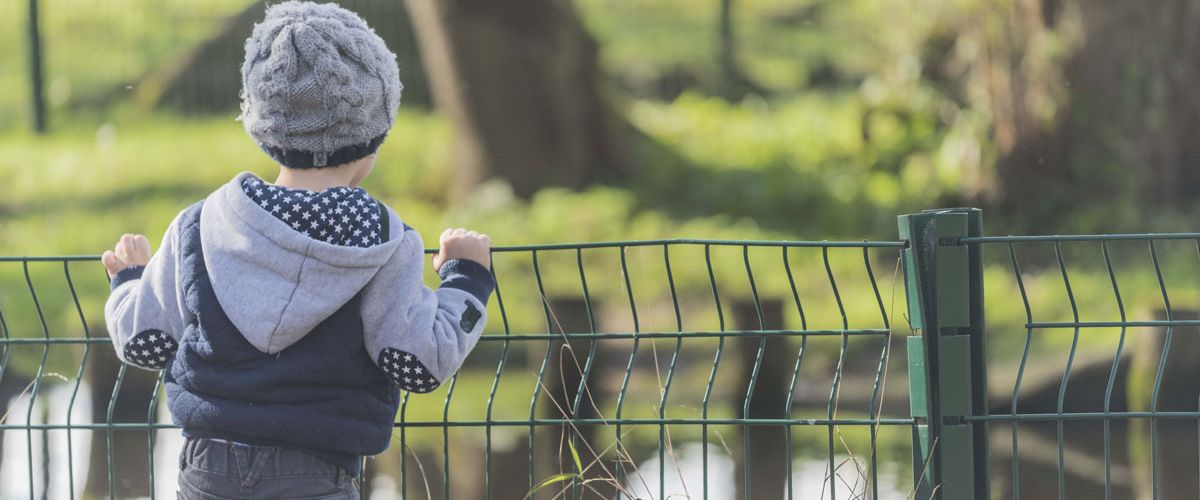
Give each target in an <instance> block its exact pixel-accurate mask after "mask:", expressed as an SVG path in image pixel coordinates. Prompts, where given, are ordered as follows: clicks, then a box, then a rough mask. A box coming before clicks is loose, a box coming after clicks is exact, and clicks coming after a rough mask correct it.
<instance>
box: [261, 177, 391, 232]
mask: <svg viewBox="0 0 1200 500" xmlns="http://www.w3.org/2000/svg"><path fill="white" fill-rule="evenodd" d="M242 190H243V191H245V192H246V196H249V197H250V200H251V201H253V202H254V203H256V204H258V206H260V207H262V208H263V210H266V211H267V212H270V213H271V215H273V216H275V218H276V219H279V220H281V221H283V222H285V223H287V224H288V225H290V226H292V229H295V230H296V231H297V232H300V233H303V234H305V235H308V237H309V238H312V239H315V240H318V241H324V242H325V243H329V244H331V245H340V246H347V247H364V248H365V247H369V246H373V245H378V244H379V243H380V239H381V236H380V234H379V230H380V227H381V221H380V218H381V217H382V214H380V206H379V204H378V203H376V202H375V199H374V198H371V196H370V195H368V194H367V191H366V190H365V189H362V188H351V187H344V186H343V187H333V188H329V189H326V190H324V191H320V192H318V191H308V190H304V189H292V188H287V187H282V186H276V185H273V184H270V183H268V182H265V181H263V180H262V179H259V178H258V177H256V176H253V175H251V176H247V177H246V178H245V179H244V180H243V181H242Z"/></svg>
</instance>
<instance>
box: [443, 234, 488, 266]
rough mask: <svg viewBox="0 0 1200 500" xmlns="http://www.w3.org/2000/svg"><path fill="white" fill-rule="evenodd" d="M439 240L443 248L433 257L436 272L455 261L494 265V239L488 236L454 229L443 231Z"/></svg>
mask: <svg viewBox="0 0 1200 500" xmlns="http://www.w3.org/2000/svg"><path fill="white" fill-rule="evenodd" d="M438 240H439V243H440V246H441V248H440V249H438V253H437V255H434V256H433V269H434V270H435V271H437V270H440V269H441V268H442V264H445V263H446V261H448V260H453V259H467V260H473V261H475V262H477V263H479V265H481V266H483V267H490V266H491V264H492V253H491V248H492V239H491V238H490V237H488V235H486V234H479V233H477V232H475V231H467V230H466V229H462V228H453V229H447V230H445V231H442V236H441V238H439V239H438Z"/></svg>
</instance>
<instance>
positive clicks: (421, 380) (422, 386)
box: [379, 347, 441, 393]
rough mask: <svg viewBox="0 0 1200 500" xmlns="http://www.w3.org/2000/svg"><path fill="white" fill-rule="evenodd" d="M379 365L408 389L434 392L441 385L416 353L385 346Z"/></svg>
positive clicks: (395, 381)
mask: <svg viewBox="0 0 1200 500" xmlns="http://www.w3.org/2000/svg"><path fill="white" fill-rule="evenodd" d="M379 367H380V368H383V372H384V373H386V374H387V376H388V378H390V379H392V382H393V383H395V384H396V385H398V386H400V388H401V389H404V390H406V391H411V392H416V393H426V392H432V391H433V390H434V389H437V387H438V386H439V385H441V382H440V381H438V379H437V378H435V377H434V376H433V374H431V373H429V369H428V368H427V367H426V366H425V365H424V364H421V361H419V360H418V359H417V357H416V356H415V355H413V354H412V353H409V352H406V351H401V350H400V349H394V348H391V347H387V348H384V350H383V352H381V353H379Z"/></svg>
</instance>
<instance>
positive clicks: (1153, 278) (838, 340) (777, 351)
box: [0, 209, 1200, 499]
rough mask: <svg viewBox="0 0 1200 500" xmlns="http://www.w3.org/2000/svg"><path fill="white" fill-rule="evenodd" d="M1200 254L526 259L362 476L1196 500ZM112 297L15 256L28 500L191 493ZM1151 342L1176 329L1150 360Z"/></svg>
mask: <svg viewBox="0 0 1200 500" xmlns="http://www.w3.org/2000/svg"><path fill="white" fill-rule="evenodd" d="M1182 244H1186V245H1190V246H1189V248H1190V253H1189V254H1187V256H1186V258H1184V257H1181V256H1183V255H1184V253H1183V252H1177V250H1180V245H1182ZM1134 247H1137V248H1134ZM1198 255H1200V234H1169V235H1149V234H1143V235H1103V236H1020V237H1014V236H1007V237H989V236H983V230H982V220H981V216H980V213H979V211H978V210H973V209H955V210H942V211H932V212H926V213H922V214H914V215H908V216H902V217H901V218H900V239H899V240H898V241H863V242H816V241H804V242H802V241H727V240H662V241H637V242H612V243H587V244H563V245H533V246H511V247H498V248H496V249H494V253H493V273H494V274H495V276H496V278H497V283H498V288H497V291H496V294H495V297H494V299H493V301H492V303H491V304H489V308H490V309H489V316H490V322H489V326H488V331H487V333H486V334H485V336H484V337H483V338H482V340H481V342H480V344H479V346H478V347H477V349H476V351H475V352H474V353H472V355H471V357H470V359H469V360H468V363H467V365H466V366H465V367H464V368H463V370H462V371H461V372H460V373H459V375H457V376H456V377H454V378H453V379H452V380H451V381H450V383H448V384H445V385H444V386H443V387H442V388H439V390H437V391H435V392H434V393H432V394H428V395H414V394H405V395H404V397H403V402H402V406H401V409H400V412H399V413H398V415H397V421H396V432H395V436H394V441H393V446H392V447H391V449H390V450H389V451H388V452H387V453H385V454H383V455H380V456H378V457H373V458H370V459H367V460H366V461H365V467H364V473H363V475H362V476H361V477H360V481H361V483H360V484H361V487H362V488H363V489H364V490H365V492H366V493H368V494H369V495H370V496H372V497H376V498H440V499H448V498H456V499H458V498H489V499H491V498H495V499H510V498H525V497H528V498H626V499H632V498H670V497H676V498H679V497H688V498H754V499H759V498H788V499H793V498H798V499H805V498H829V499H838V498H922V499H923V498H945V499H960V498H1068V497H1071V498H1099V497H1101V496H1103V497H1105V498H1125V497H1130V496H1133V495H1135V494H1137V495H1143V494H1144V495H1145V496H1146V497H1149V498H1175V497H1177V496H1181V495H1186V494H1189V493H1188V492H1190V491H1195V489H1196V488H1197V487H1198V486H1197V485H1196V484H1193V483H1196V482H1197V480H1196V479H1195V476H1194V474H1191V475H1189V476H1186V477H1190V478H1191V479H1188V480H1186V481H1185V480H1181V479H1180V478H1181V477H1185V476H1181V475H1180V474H1183V473H1185V472H1190V473H1194V471H1195V470H1196V467H1200V465H1197V464H1200V457H1197V454H1198V453H1200V443H1198V441H1197V440H1198V439H1200V438H1197V433H1196V428H1197V427H1198V426H1200V411H1197V409H1198V408H1197V404H1198V402H1200V399H1198V398H1197V395H1196V391H1195V390H1194V389H1192V388H1190V387H1187V386H1189V385H1194V384H1188V383H1187V382H1188V381H1190V380H1192V378H1189V377H1188V376H1187V374H1190V373H1192V372H1191V367H1190V365H1191V364H1193V363H1190V362H1189V361H1190V359H1191V358H1190V357H1189V356H1188V354H1190V353H1192V352H1193V351H1192V350H1191V347H1190V346H1192V345H1193V344H1195V343H1196V341H1194V340H1191V338H1190V337H1189V336H1187V335H1183V334H1182V333H1179V332H1182V331H1183V330H1184V329H1192V328H1195V327H1196V326H1198V325H1200V317H1198V316H1197V315H1194V314H1192V313H1191V312H1189V311H1184V310H1182V309H1180V307H1179V305H1178V304H1192V303H1197V302H1200V290H1197V288H1198V287H1196V286H1194V282H1195V278H1194V276H1195V275H1194V274H1189V271H1191V270H1195V269H1194V268H1195V267H1200V259H1197V258H1196V257H1197V256H1198ZM1139 256H1140V257H1139ZM1188 266H1192V267H1188ZM1139 270H1140V271H1145V272H1139ZM1147 276H1148V277H1147ZM1073 278H1074V280H1073ZM1100 278H1103V280H1102V281H1099V280H1100ZM1119 278H1122V279H1124V280H1126V281H1125V283H1129V284H1128V285H1126V286H1124V287H1123V286H1122V285H1121V283H1123V281H1122V279H1119ZM430 279H431V283H432V280H433V276H430ZM1073 283H1074V284H1075V285H1074V287H1073ZM1100 285H1103V286H1100ZM900 287H903V288H904V289H905V292H906V293H905V296H906V297H907V300H905V299H903V298H901V297H900V296H899V294H898V293H897V292H898V291H899V288H900ZM985 289H986V290H987V291H988V295H987V297H986V301H985V294H984V291H985ZM1150 292H1154V293H1155V294H1157V295H1158V296H1159V297H1158V299H1159V300H1161V303H1158V302H1155V303H1151V302H1147V299H1146V297H1147V294H1149V293H1150ZM106 295H107V286H106V279H105V277H104V276H103V270H102V268H101V266H100V265H99V263H98V262H97V258H96V257H94V256H81V257H4V258H0V415H4V420H3V421H0V431H3V432H0V449H3V450H4V453H2V454H0V497H2V498H10V497H11V498H35V497H38V498H41V497H44V498H78V497H83V498H92V497H103V496H108V497H110V498H127V497H150V498H156V497H161V496H164V495H166V496H170V495H171V494H173V493H171V492H172V491H173V485H174V470H175V469H173V464H174V463H175V460H174V458H173V457H172V454H175V453H177V450H178V444H179V437H178V431H177V430H176V428H175V427H174V426H173V425H171V424H170V423H169V418H168V417H167V416H166V415H165V413H166V412H164V411H161V410H160V407H161V406H162V397H160V389H161V379H160V378H159V377H158V376H157V374H156V373H152V372H146V371H141V370H136V369H127V368H126V367H125V366H122V365H120V364H119V363H118V362H116V358H115V356H114V355H113V353H112V349H111V348H110V344H109V340H108V338H107V337H106V335H105V333H104V332H103V323H102V311H101V308H102V304H103V300H104V298H105V296H106ZM1173 295H1174V296H1175V297H1178V298H1177V299H1176V301H1175V302H1174V303H1175V304H1177V305H1176V307H1174V308H1173V307H1172V303H1173V302H1172V300H1171V298H1172V296H1173ZM897 303H899V307H897ZM1155 304H1157V305H1155ZM985 310H986V311H987V316H988V324H987V329H986V330H985V324H984V316H985V314H984V313H985ZM1147 311H1161V316H1163V317H1162V318H1161V319H1140V318H1142V316H1139V314H1145V313H1146V312H1147ZM1092 313H1095V314H1096V316H1095V319H1093V318H1092V317H1091V316H1088V315H1089V314H1092ZM897 318H898V319H899V321H898V322H899V323H900V324H901V325H904V326H905V328H903V329H902V330H900V329H897V328H896V327H895V324H896V323H897V321H895V319H897ZM905 323H907V324H908V325H911V327H912V329H913V330H915V331H916V332H917V333H919V334H920V335H915V336H909V333H910V330H909V328H907V326H908V325H905ZM1135 331H1137V332H1138V333H1139V337H1140V338H1142V339H1159V340H1158V341H1156V342H1157V343H1155V342H1149V343H1147V342H1145V341H1139V342H1140V343H1135V342H1132V341H1131V342H1128V343H1127V342H1126V334H1127V332H1128V333H1131V334H1132V332H1135ZM985 332H986V335H985ZM1061 332H1070V333H1071V335H1070V336H1069V337H1064V336H1061V335H1057V334H1058V333H1061ZM901 337H907V338H906V339H901ZM1130 338H1132V337H1130ZM894 341H895V342H894ZM1134 344H1137V346H1136V348H1135V347H1134ZM897 348H899V351H896V349H897ZM893 352H901V354H904V355H906V356H905V357H906V358H907V362H903V361H897V362H890V361H891V357H892V356H891V355H892V353H893ZM1194 352H1196V353H1200V349H1197V350H1196V351H1194ZM1131 353H1134V354H1131ZM906 379H907V382H908V383H907V384H905V383H904V382H905V380H906ZM989 386H990V387H989ZM1139 388H1140V389H1139ZM1189 398H1190V401H1191V403H1190V406H1188V407H1187V408H1183V407H1181V406H1180V405H1181V404H1182V403H1181V401H1185V400H1188V399H1189ZM81 408H82V409H81ZM88 410H90V411H88ZM1180 422H1182V423H1186V424H1187V425H1186V426H1183V427H1181V426H1179V425H1174V424H1178V423H1180ZM1172 425H1174V426H1172ZM1189 426H1190V427H1189ZM1181 457H1190V458H1188V460H1191V461H1190V462H1189V461H1188V460H1184V459H1183V458H1181ZM1188 467H1190V470H1182V471H1181V468H1188ZM1097 471H1098V472H1097ZM1183 483H1187V484H1188V485H1189V486H1187V487H1184V486H1181V484H1183ZM389 495H390V496H389ZM1191 495H1192V496H1193V497H1194V496H1195V494H1191Z"/></svg>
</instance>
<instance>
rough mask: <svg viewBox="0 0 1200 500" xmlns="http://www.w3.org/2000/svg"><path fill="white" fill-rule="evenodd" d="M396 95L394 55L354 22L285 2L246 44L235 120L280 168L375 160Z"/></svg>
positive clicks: (330, 9) (324, 8) (332, 8)
mask: <svg viewBox="0 0 1200 500" xmlns="http://www.w3.org/2000/svg"><path fill="white" fill-rule="evenodd" d="M403 88H404V86H403V85H401V83H400V70H399V68H398V67H397V65H396V54H394V53H392V52H391V51H390V50H388V48H387V45H385V44H384V42H383V39H381V38H379V35H376V34H375V30H373V29H371V28H370V27H369V26H367V23H366V21H363V19H362V18H361V17H359V16H358V15H357V14H355V13H353V12H351V11H349V10H346V9H344V8H342V7H339V6H337V5H334V4H332V3H327V4H316V3H313V2H297V1H289V2H284V3H281V4H277V5H273V6H271V7H269V8H268V9H267V13H266V17H265V18H264V19H263V21H262V22H260V23H258V24H255V25H254V31H253V33H252V34H251V35H250V38H248V39H246V59H245V61H244V62H243V63H242V92H241V98H242V105H241V107H242V114H241V116H239V117H238V119H239V120H241V121H242V124H243V125H244V126H245V128H246V132H248V133H249V134H250V136H251V137H253V138H254V140H255V142H257V143H258V146H259V147H260V148H262V150H263V151H265V152H266V153H267V154H269V155H270V156H271V157H272V158H274V159H275V161H277V162H279V163H281V164H283V165H284V166H286V167H290V168H321V167H332V166H337V165H341V164H345V163H349V162H352V161H355V160H358V159H361V158H365V157H367V156H369V155H371V154H373V153H375V151H376V150H377V149H378V148H379V145H380V144H382V143H383V139H384V137H385V136H386V135H387V131H388V129H390V128H391V126H392V122H393V121H394V120H395V119H396V109H397V108H398V107H399V106H400V91H401V90H402V89H403Z"/></svg>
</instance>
